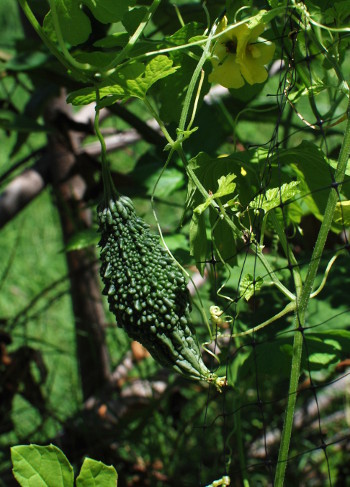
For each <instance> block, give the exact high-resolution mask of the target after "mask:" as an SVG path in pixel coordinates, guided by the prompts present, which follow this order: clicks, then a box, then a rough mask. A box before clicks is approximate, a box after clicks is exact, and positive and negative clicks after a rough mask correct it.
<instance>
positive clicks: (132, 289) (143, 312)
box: [98, 196, 224, 389]
mask: <svg viewBox="0 0 350 487" xmlns="http://www.w3.org/2000/svg"><path fill="white" fill-rule="evenodd" d="M98 221H99V231H100V234H101V240H100V242H99V246H100V248H101V253H100V259H101V268H100V269H101V270H100V272H101V277H102V280H103V283H104V290H103V292H104V294H105V295H107V296H108V303H109V307H110V310H111V311H112V313H113V314H114V315H115V317H116V320H117V324H118V325H119V326H120V327H122V328H123V329H124V330H125V331H126V332H127V334H128V335H129V336H130V337H131V338H132V339H134V340H136V341H138V342H140V343H141V344H142V345H143V346H144V347H145V348H146V349H147V350H148V351H149V352H150V354H151V355H152V356H153V358H154V359H155V360H157V361H158V362H159V363H160V364H161V365H163V366H165V367H169V368H172V369H174V370H175V371H177V372H179V373H181V374H183V375H184V376H186V377H188V378H191V379H196V380H205V381H207V382H210V383H214V384H215V385H216V387H217V388H218V389H220V386H222V385H223V384H224V378H219V377H217V376H216V375H215V374H213V373H211V372H210V371H209V370H208V368H207V367H206V365H205V364H204V362H203V359H202V355H201V352H200V347H199V344H198V341H197V337H196V333H195V330H194V327H193V325H192V324H191V321H190V316H189V315H190V298H189V292H188V289H187V287H186V279H185V277H184V275H183V273H182V272H181V270H180V269H179V267H178V266H177V264H176V263H175V262H174V260H173V258H172V257H171V256H170V255H169V253H168V252H167V250H166V249H165V248H164V247H163V246H162V245H161V244H160V241H159V237H158V236H156V235H153V234H152V233H151V231H150V228H149V226H148V225H147V224H146V223H145V222H144V221H143V220H142V219H141V218H140V217H138V216H137V215H136V212H135V209H134V205H133V203H132V201H131V200H130V199H129V198H128V197H126V196H117V197H114V196H112V197H110V198H109V200H108V202H106V201H105V202H104V203H103V204H100V205H99V207H98Z"/></svg>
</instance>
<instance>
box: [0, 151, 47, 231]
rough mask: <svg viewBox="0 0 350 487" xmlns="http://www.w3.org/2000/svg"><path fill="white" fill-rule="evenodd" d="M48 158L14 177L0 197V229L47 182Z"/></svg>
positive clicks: (42, 158)
mask: <svg viewBox="0 0 350 487" xmlns="http://www.w3.org/2000/svg"><path fill="white" fill-rule="evenodd" d="M49 161H50V158H49V156H47V155H46V156H43V157H41V158H40V159H39V160H38V161H37V162H36V163H35V164H34V165H33V166H32V167H31V168H30V169H26V170H24V171H23V172H22V173H21V174H19V175H18V176H17V177H15V178H14V179H13V180H12V181H11V182H10V183H9V184H8V185H7V187H6V188H5V191H4V192H3V193H2V194H1V195H0V228H2V227H4V226H5V225H6V223H8V222H9V221H10V220H11V219H12V218H13V217H14V216H16V215H17V214H18V213H19V212H20V211H21V210H22V209H23V208H24V207H25V206H26V205H27V204H28V203H30V202H31V201H32V200H33V199H34V198H36V197H37V196H38V195H39V194H40V193H41V192H42V190H43V189H44V188H45V186H46V185H47V184H48V182H49V170H48V167H49Z"/></svg>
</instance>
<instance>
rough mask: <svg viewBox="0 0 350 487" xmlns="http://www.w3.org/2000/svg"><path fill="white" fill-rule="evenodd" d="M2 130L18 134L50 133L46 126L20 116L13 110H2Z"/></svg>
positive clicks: (0, 118)
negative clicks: (13, 131)
mask: <svg viewBox="0 0 350 487" xmlns="http://www.w3.org/2000/svg"><path fill="white" fill-rule="evenodd" d="M0 128H2V129H3V130H15V131H17V132H29V133H32V132H46V133H48V132H50V131H51V130H50V129H49V128H48V127H45V126H44V125H41V124H39V123H37V122H36V121H35V120H33V119H32V118H30V117H26V116H25V115H18V114H17V113H15V112H13V111H11V110H0Z"/></svg>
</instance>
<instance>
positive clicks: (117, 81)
mask: <svg viewBox="0 0 350 487" xmlns="http://www.w3.org/2000/svg"><path fill="white" fill-rule="evenodd" d="M172 64H173V63H172V61H171V60H170V59H169V58H168V57H167V56H163V55H159V56H156V57H155V58H153V59H152V60H151V61H150V62H149V63H148V64H147V65H146V66H144V64H142V63H139V62H136V61H131V62H130V63H128V64H127V65H126V66H125V67H123V68H121V69H119V70H118V71H117V73H116V74H114V75H113V76H111V77H109V78H108V79H107V80H105V81H104V82H103V83H101V85H100V86H99V90H100V97H101V100H102V104H101V106H102V105H103V106H106V105H108V104H109V103H108V98H112V100H113V103H114V102H115V101H116V100H120V99H123V98H125V99H127V98H129V97H135V98H141V99H144V98H145V96H146V94H147V91H148V90H149V88H150V87H151V86H152V85H153V84H154V83H156V82H157V81H158V80H159V79H161V78H164V77H166V76H169V75H171V74H172V73H174V72H175V71H176V69H177V68H174V67H172ZM105 98H107V100H106V99H105ZM95 100H96V94H95V88H94V87H93V86H91V87H87V88H82V89H81V90H76V91H73V92H72V93H70V94H69V95H68V97H67V103H72V104H73V105H87V104H89V103H92V102H94V101H95ZM106 102H107V103H106Z"/></svg>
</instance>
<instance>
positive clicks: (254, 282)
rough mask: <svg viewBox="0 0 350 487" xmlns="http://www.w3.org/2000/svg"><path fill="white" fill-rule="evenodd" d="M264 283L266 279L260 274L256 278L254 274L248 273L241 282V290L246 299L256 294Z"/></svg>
mask: <svg viewBox="0 0 350 487" xmlns="http://www.w3.org/2000/svg"><path fill="white" fill-rule="evenodd" d="M263 284H264V279H263V278H262V277H260V276H257V277H255V278H254V276H252V274H246V275H245V276H244V277H243V279H242V280H241V282H240V284H239V292H240V294H241V296H243V297H244V299H245V300H246V301H249V299H250V298H251V297H252V296H254V295H255V294H256V293H257V292H258V291H259V290H260V289H261V287H262V285H263Z"/></svg>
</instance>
